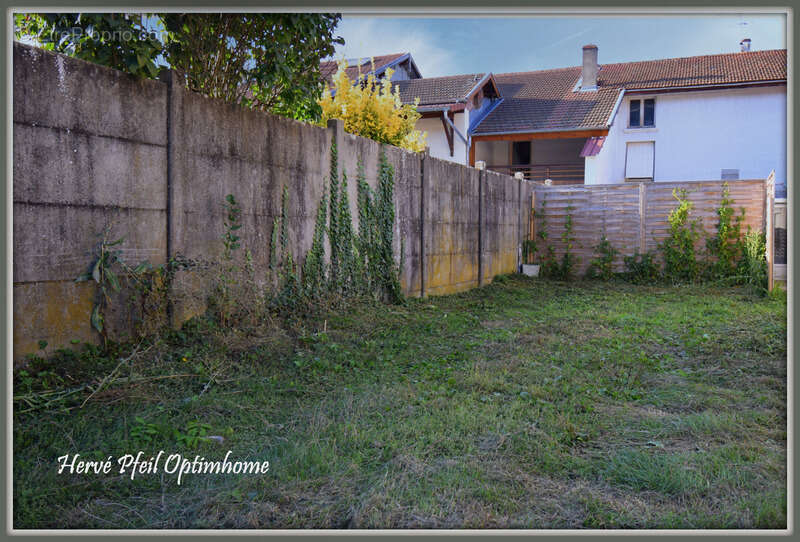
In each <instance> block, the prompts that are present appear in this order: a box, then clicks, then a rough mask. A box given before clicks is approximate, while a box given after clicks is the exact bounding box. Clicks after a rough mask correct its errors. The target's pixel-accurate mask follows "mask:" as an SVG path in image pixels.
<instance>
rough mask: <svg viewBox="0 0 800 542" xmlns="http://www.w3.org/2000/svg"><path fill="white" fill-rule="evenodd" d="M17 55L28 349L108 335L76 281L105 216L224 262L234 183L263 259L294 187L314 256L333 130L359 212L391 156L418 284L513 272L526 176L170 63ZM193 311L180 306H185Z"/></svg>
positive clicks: (150, 254)
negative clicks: (253, 95) (359, 184)
mask: <svg viewBox="0 0 800 542" xmlns="http://www.w3.org/2000/svg"><path fill="white" fill-rule="evenodd" d="M13 60H14V68H13V69H14V75H13V84H14V87H13V92H14V96H13V107H14V110H13V111H14V113H13V122H14V127H13V148H14V169H13V192H14V198H13V206H14V209H13V221H14V226H13V237H14V241H13V242H14V256H13V282H14V284H13V292H14V316H13V318H14V355H15V359H17V360H18V359H20V358H21V357H22V356H24V354H26V353H29V352H34V351H36V350H37V349H38V346H37V342H38V341H39V340H46V341H47V342H48V344H49V346H48V350H52V349H53V348H58V347H63V346H68V345H69V344H70V342H71V341H72V340H78V341H82V342H83V341H86V342H91V341H95V340H97V338H98V337H97V334H96V333H95V332H94V331H93V330H92V328H91V326H90V314H91V310H92V307H93V302H94V296H95V289H94V285H93V283H87V282H82V283H75V282H74V280H75V278H76V277H77V276H78V275H79V274H81V273H83V272H84V271H86V268H87V267H88V265H89V264H90V262H91V261H92V248H93V246H94V245H95V243H96V242H97V237H96V234H97V233H99V232H101V231H102V230H103V229H104V227H106V226H107V225H109V224H111V225H113V235H114V238H115V239H116V238H117V237H124V242H123V243H122V244H121V245H120V246H119V248H121V250H122V258H123V259H124V260H125V261H126V262H128V263H130V264H136V263H139V262H141V261H142V260H149V261H150V262H152V263H153V264H160V263H164V262H166V261H167V260H168V259H169V258H170V257H173V256H176V255H178V254H180V255H183V256H185V257H188V258H193V259H201V260H213V259H215V258H217V257H218V256H219V255H220V254H221V252H222V248H223V247H222V242H221V240H220V237H221V236H222V234H223V230H224V226H223V216H224V212H225V209H224V205H223V201H224V197H225V195H226V194H229V193H230V194H234V195H235V197H236V199H237V200H238V202H239V204H240V206H241V208H242V211H243V214H242V223H243V227H242V229H241V230H240V232H239V233H240V234H241V237H242V244H243V246H245V247H247V248H248V249H250V251H251V252H252V255H253V261H254V266H255V269H256V270H259V269H262V270H264V271H265V272H266V269H267V266H268V261H269V242H270V237H271V234H272V223H273V219H274V217H275V216H276V215H277V214H278V213H280V205H281V204H280V201H281V192H282V189H283V186H284V185H285V186H288V187H289V221H290V223H289V228H288V233H289V248H290V250H291V251H292V253H293V254H294V255H295V257H296V258H297V259H302V257H303V256H304V255H305V253H306V251H307V250H308V249H309V248H310V246H311V239H312V235H313V229H314V222H315V218H316V212H317V207H318V204H319V201H320V198H321V196H322V193H323V189H324V187H325V186H326V185H327V184H328V173H329V168H330V157H331V155H330V149H331V143H332V141H334V140H335V141H336V143H337V147H338V149H339V166H340V177H343V176H344V175H346V177H347V180H348V189H349V199H350V205H351V214H352V215H353V219H354V221H355V222H357V218H358V213H357V208H356V205H357V197H356V196H357V192H356V175H357V171H358V164H359V162H361V163H362V164H363V166H364V171H365V174H366V178H367V182H368V183H369V184H370V185H371V186H373V187H375V186H376V185H377V171H378V161H379V156H380V153H381V150H383V151H384V152H385V153H386V157H387V160H388V161H389V163H390V164H391V165H392V166H393V168H394V171H395V174H394V183H395V186H394V189H395V210H396V221H395V236H394V240H395V247H394V248H395V254H396V255H397V257H398V260H399V257H400V254H401V252H402V254H403V268H402V272H401V283H402V285H403V288H404V290H405V292H406V294H407V295H412V296H418V295H421V294H424V295H433V294H445V293H452V292H458V291H463V290H466V289H469V288H472V287H474V286H477V285H479V284H481V283H488V282H490V281H491V278H492V277H493V276H494V275H496V274H499V273H509V272H514V271H516V270H517V265H518V261H517V257H518V252H519V245H520V243H521V239H522V231H523V230H524V229H526V228H527V217H528V210H529V209H528V208H529V206H530V204H529V201H530V190H531V187H530V186H529V183H526V182H522V181H518V180H516V179H512V178H510V177H508V176H504V175H500V174H497V173H493V172H480V171H478V170H476V169H474V168H469V167H466V166H463V165H460V164H455V163H453V162H450V161H447V160H440V159H437V158H435V157H432V156H426V155H424V154H417V153H411V152H408V151H405V150H402V149H398V148H395V147H390V146H385V145H383V146H382V145H380V144H378V143H376V142H374V141H371V140H368V139H364V138H361V137H357V136H354V135H351V134H347V133H344V132H343V131H342V130H341V123H336V125H335V126H334V127H331V128H328V129H326V128H320V127H317V126H313V125H310V124H304V123H300V122H295V121H292V120H288V119H285V118H282V117H278V116H274V115H269V114H264V113H259V112H255V111H250V110H247V109H243V108H240V107H237V106H233V105H230V104H226V103H224V102H221V101H218V100H212V99H209V98H206V97H203V96H201V95H198V94H194V93H191V92H188V91H186V90H185V89H183V88H182V87H181V86H180V85H179V84H178V83H177V81H175V80H174V79H172V78H173V77H174V76H173V75H172V74H168V76H167V77H166V78H165V79H164V80H163V81H151V80H141V79H137V78H135V77H132V76H128V75H125V74H123V73H120V72H117V71H114V70H110V69H107V68H104V67H100V66H97V65H95V64H91V63H88V62H83V61H80V60H76V59H72V58H69V57H66V56H63V55H58V54H54V53H50V52H45V51H42V50H39V49H36V48H32V47H29V46H25V45H21V44H18V43H15V44H14V57H13ZM463 116H464V115H462V117H463ZM437 122H438V121H437ZM462 152H465V150H464V149H462ZM520 194H522V195H523V197H522V198H521V197H520ZM525 198H528V199H527V201H528V204H527V205H525V204H524V201H523V200H524V199H525ZM355 226H356V227H357V224H356V225H355ZM479 248H480V254H482V257H480V255H479ZM264 274H266V273H264ZM197 286H198V287H201V286H202V285H200V284H198V285H197ZM197 309H198V307H176V308H175V316H176V318H177V319H181V318H185V317H187V316H190V315H191V314H192V313H193V312H195V311H196V310H197ZM131 314H132V311H131V309H130V307H129V305H127V304H126V303H125V302H124V300H121V299H120V300H116V301H115V302H114V303H113V304H112V308H111V311H110V313H109V314H108V320H109V321H108V323H109V327H110V329H111V332H112V333H111V335H112V337H115V338H124V336H125V335H126V334H127V333H128V332H129V331H130V330H131V326H132V322H131Z"/></svg>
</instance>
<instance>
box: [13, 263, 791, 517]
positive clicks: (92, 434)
mask: <svg viewBox="0 0 800 542" xmlns="http://www.w3.org/2000/svg"><path fill="white" fill-rule="evenodd" d="M323 330H324V331H323ZM140 350H144V351H143V352H140V353H139V354H138V355H137V356H136V357H134V358H133V360H132V361H131V362H130V363H129V364H123V368H122V370H120V371H119V374H118V377H117V378H116V380H114V382H112V383H111V385H110V386H108V388H106V389H104V390H101V391H100V392H98V393H97V394H96V395H95V396H93V397H92V398H91V399H90V400H89V401H88V402H87V403H86V405H85V406H83V407H82V408H79V407H78V405H80V403H81V402H83V400H84V399H85V398H86V397H87V393H86V392H81V393H78V394H76V395H75V396H70V397H69V398H67V399H65V400H64V401H63V402H62V403H59V404H60V405H61V406H65V407H73V408H71V409H70V410H69V411H66V412H63V411H62V412H59V411H58V410H56V409H54V408H50V409H48V410H38V411H33V412H29V413H19V412H17V414H15V424H14V526H15V527H16V528H64V527H68V528H98V527H100V528H204V527H208V528H349V527H353V528H785V527H786V301H785V297H784V298H781V297H780V296H773V297H768V298H756V297H753V296H751V295H749V294H748V293H747V292H746V291H745V290H740V289H735V288H715V287H709V286H707V285H703V286H692V287H648V286H632V285H626V284H620V283H592V282H577V283H559V282H548V281H544V280H536V279H527V278H524V277H507V278H506V279H505V280H503V281H501V282H500V283H496V284H493V285H490V286H487V287H484V288H480V289H477V290H473V291H471V292H467V293H464V294H460V295H454V296H446V297H439V298H429V299H425V300H414V299H412V300H409V301H408V303H407V304H405V305H390V306H375V305H373V304H368V303H354V304H352V305H350V306H348V307H346V308H344V309H342V310H339V311H336V312H333V311H331V312H328V313H326V314H321V315H320V316H319V317H318V318H315V319H312V320H303V321H300V322H296V321H295V322H294V323H292V324H291V325H287V324H281V325H278V324H275V323H268V324H265V325H264V327H263V329H260V330H257V331H256V332H252V331H251V332H249V333H244V332H236V331H234V330H228V331H225V332H222V331H220V330H217V329H215V328H214V327H213V326H210V327H209V326H208V325H207V324H204V323H203V322H202V321H199V322H195V323H194V325H192V326H187V327H185V328H184V330H183V331H181V332H179V333H175V334H173V335H171V336H169V337H167V338H164V339H162V340H161V341H160V342H157V343H156V344H154V345H152V346H150V347H149V348H147V347H146V346H145V347H143V348H142V349H140ZM129 354H130V349H129V348H128V349H126V348H121V349H120V350H119V351H117V352H114V355H113V356H105V357H104V356H102V355H100V354H99V353H97V352H94V353H92V352H89V353H85V354H82V355H78V356H76V355H67V354H61V355H60V356H56V357H55V358H52V359H50V360H35V361H34V362H33V364H32V366H31V367H30V368H29V369H28V372H29V378H32V380H24V379H23V377H22V376H20V375H17V377H16V378H15V386H16V389H15V394H17V395H20V394H24V393H26V390H28V389H32V390H34V391H36V390H40V389H42V388H43V387H46V388H47V389H60V387H67V388H68V387H71V386H76V385H78V384H79V383H84V382H92V381H94V382H96V381H97V380H99V379H101V378H102V377H103V376H105V375H106V374H108V373H109V372H111V371H112V370H113V369H114V367H116V366H117V364H118V363H119V359H120V358H124V357H125V356H126V355H129ZM45 371H50V372H49V373H46V374H45ZM38 372H41V373H42V376H41V377H40V376H38V375H37V373H38ZM167 377H168V378H167ZM18 410H19V409H18ZM198 424H206V425H205V426H199V425H198ZM193 426H194V429H192V427H193ZM193 431H194V432H195V433H198V432H203V431H205V432H206V433H207V434H208V435H220V436H223V437H224V438H225V442H224V443H223V444H218V443H215V442H209V441H204V440H202V439H201V440H200V441H199V443H198V446H197V448H196V449H191V448H190V446H191V443H190V442H188V443H187V436H190V435H191V434H192V432H193ZM190 440H191V439H189V441H190ZM140 449H141V450H144V451H145V452H147V453H148V455H149V454H150V453H154V452H156V451H158V450H165V452H166V453H168V454H169V453H176V452H177V453H182V454H184V455H186V456H189V457H190V458H193V457H194V455H202V456H205V457H206V458H209V459H222V457H223V456H224V455H225V452H227V450H232V452H233V453H232V456H233V457H234V458H236V459H241V460H258V461H264V460H268V461H270V465H271V468H270V471H269V473H268V474H266V475H262V476H236V475H227V476H225V475H201V474H194V475H192V474H189V475H187V476H186V477H185V478H184V483H183V484H182V485H180V486H178V485H177V484H176V483H175V476H174V475H164V476H161V475H160V474H150V475H146V474H142V475H139V476H138V477H136V479H135V480H133V481H131V480H130V478H128V477H125V476H121V475H119V474H118V473H114V472H112V474H110V475H100V476H97V475H90V476H89V475H77V474H74V475H69V474H62V475H58V474H57V473H56V457H58V456H60V455H64V454H74V453H80V454H82V456H86V457H97V458H105V457H107V456H109V455H112V456H115V457H118V456H120V455H122V454H124V453H130V452H134V453H135V452H136V451H137V450H140Z"/></svg>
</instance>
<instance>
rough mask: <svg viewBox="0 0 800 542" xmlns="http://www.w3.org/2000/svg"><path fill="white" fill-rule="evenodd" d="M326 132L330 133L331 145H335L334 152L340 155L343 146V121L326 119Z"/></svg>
mask: <svg viewBox="0 0 800 542" xmlns="http://www.w3.org/2000/svg"><path fill="white" fill-rule="evenodd" d="M328 131H330V132H331V143H336V152H337V153H338V154H340V155H341V154H342V147H343V146H344V121H343V120H341V119H328Z"/></svg>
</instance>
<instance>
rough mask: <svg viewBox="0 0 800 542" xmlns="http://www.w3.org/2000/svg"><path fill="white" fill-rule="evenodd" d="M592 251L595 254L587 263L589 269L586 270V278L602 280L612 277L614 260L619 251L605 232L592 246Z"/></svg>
mask: <svg viewBox="0 0 800 542" xmlns="http://www.w3.org/2000/svg"><path fill="white" fill-rule="evenodd" d="M594 252H595V254H596V255H597V256H596V257H595V258H594V259H592V261H591V263H590V264H589V269H587V270H586V278H589V279H602V280H611V279H612V278H614V260H615V259H616V257H617V255H618V254H619V251H618V250H617V249H615V248H614V246H613V245H612V244H611V242H610V241H609V240H608V239H607V238H606V236H605V234H603V236H602V237H601V238H600V242H599V243H598V244H597V245H596V246H595V247H594Z"/></svg>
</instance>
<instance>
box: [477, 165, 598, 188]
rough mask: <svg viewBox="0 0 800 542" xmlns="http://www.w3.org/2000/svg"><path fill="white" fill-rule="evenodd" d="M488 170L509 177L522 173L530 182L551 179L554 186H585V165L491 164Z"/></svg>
mask: <svg viewBox="0 0 800 542" xmlns="http://www.w3.org/2000/svg"><path fill="white" fill-rule="evenodd" d="M486 168H487V169H491V170H492V171H497V172H499V173H506V174H508V175H513V174H514V173H516V172H517V171H521V172H522V173H523V174H524V175H525V178H526V179H528V180H529V181H536V182H544V180H545V179H550V180H552V181H553V184H583V172H584V166H583V164H527V165H526V164H522V165H519V164H515V165H508V164H504V165H497V164H495V165H491V164H489V165H487V166H486Z"/></svg>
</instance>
